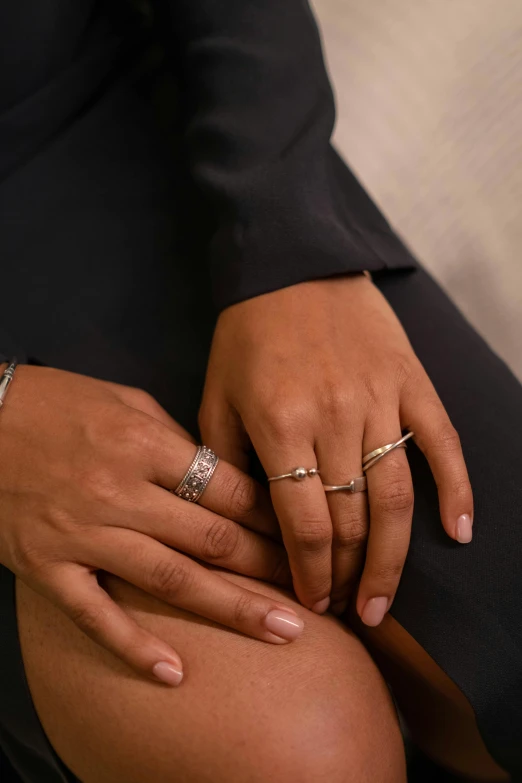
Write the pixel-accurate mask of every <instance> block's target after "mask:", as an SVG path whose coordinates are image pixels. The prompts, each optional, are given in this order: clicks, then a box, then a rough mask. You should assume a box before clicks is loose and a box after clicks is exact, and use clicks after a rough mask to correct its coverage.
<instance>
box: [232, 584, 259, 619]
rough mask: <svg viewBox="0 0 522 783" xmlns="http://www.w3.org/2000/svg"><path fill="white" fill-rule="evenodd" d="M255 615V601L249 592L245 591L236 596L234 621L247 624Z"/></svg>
mask: <svg viewBox="0 0 522 783" xmlns="http://www.w3.org/2000/svg"><path fill="white" fill-rule="evenodd" d="M253 616H254V602H253V600H252V598H251V597H250V596H249V595H248V593H246V592H243V593H241V595H239V596H238V597H237V598H236V601H235V603H234V608H233V619H234V623H236V624H237V625H239V626H243V625H246V624H248V623H249V622H250V620H251V619H252V617H253Z"/></svg>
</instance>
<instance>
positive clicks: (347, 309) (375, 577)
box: [200, 275, 473, 625]
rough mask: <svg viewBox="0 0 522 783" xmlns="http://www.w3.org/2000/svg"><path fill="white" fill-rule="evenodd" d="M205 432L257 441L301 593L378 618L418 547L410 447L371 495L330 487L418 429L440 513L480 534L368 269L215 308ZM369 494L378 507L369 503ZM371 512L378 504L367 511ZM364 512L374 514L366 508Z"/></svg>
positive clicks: (463, 536) (381, 474) (443, 423)
mask: <svg viewBox="0 0 522 783" xmlns="http://www.w3.org/2000/svg"><path fill="white" fill-rule="evenodd" d="M200 426H201V432H202V437H203V439H204V442H205V443H207V444H208V445H209V446H210V447H211V448H214V449H216V450H217V451H218V452H219V453H220V454H222V455H223V456H224V457H225V458H226V459H228V460H229V461H230V462H231V463H234V464H236V465H238V466H241V465H244V464H245V460H246V454H247V451H248V449H249V447H250V443H252V444H253V446H254V448H255V450H256V452H257V454H258V456H259V458H260V460H261V462H262V464H263V467H264V469H265V470H266V472H267V474H268V475H269V476H275V475H279V474H282V473H288V472H289V471H290V470H292V468H295V467H297V466H304V467H306V468H312V467H319V469H320V471H321V476H320V478H319V477H317V476H315V477H313V478H312V477H307V478H306V479H304V480H302V481H295V480H293V479H284V480H282V481H277V482H273V483H271V485H270V488H271V494H272V499H273V503H274V507H275V510H276V512H277V516H278V518H279V522H280V524H281V528H282V532H283V540H284V543H285V545H286V548H287V551H288V555H289V559H290V566H291V569H292V574H293V580H294V587H295V590H296V593H297V595H298V597H299V599H300V600H301V601H302V603H303V604H304V605H305V606H307V607H309V608H313V609H314V610H315V611H319V612H321V611H325V610H326V608H327V606H328V600H329V599H331V606H332V609H333V611H339V612H340V611H342V610H343V609H344V607H345V605H346V601H347V598H348V595H349V593H350V591H351V590H352V588H353V585H354V582H355V581H356V580H357V579H358V578H359V576H360V573H361V570H362V566H363V564H364V570H363V573H362V578H361V581H360V586H359V590H358V596H357V611H358V613H359V615H360V616H361V617H362V619H363V621H364V622H366V623H367V624H369V625H378V624H379V623H380V621H381V620H382V617H383V615H384V613H385V612H386V611H388V609H389V608H390V605H391V603H392V601H393V597H394V595H395V592H396V589H397V585H398V583H399V578H400V574H401V570H402V567H403V564H404V560H405V558H406V553H407V550H408V545H409V538H410V528H411V519H412V509H413V487H412V480H411V475H410V470H409V467H408V460H407V458H406V453H405V450H404V449H396V450H394V451H392V452H390V453H389V454H387V455H386V456H385V457H384V458H383V459H381V460H380V461H379V462H378V463H377V464H376V465H375V466H374V467H372V468H370V469H369V470H368V476H367V478H368V496H367V495H366V493H364V492H362V493H357V494H351V493H347V492H332V493H328V495H326V494H325V492H324V490H323V488H322V482H323V483H325V484H346V483H348V482H349V481H350V480H351V479H353V478H355V477H357V476H361V475H363V473H362V455H363V454H366V453H368V452H370V451H372V450H373V449H375V448H378V447H380V446H384V445H385V444H387V443H392V442H394V441H396V440H398V439H399V438H400V437H401V431H402V430H404V429H411V430H413V431H414V433H415V442H416V443H417V445H418V446H419V447H420V448H421V449H422V451H423V452H424V454H425V455H426V457H427V459H428V461H429V464H430V466H431V470H432V472H433V475H434V477H435V481H436V483H437V486H438V489H439V499H440V511H441V517H442V524H443V525H444V529H445V530H446V532H447V534H448V535H449V536H450V537H451V538H454V539H456V540H458V541H461V542H462V543H465V542H468V541H469V540H471V520H472V518H473V500H472V493H471V488H470V484H469V480H468V475H467V471H466V466H465V463H464V458H463V455H462V451H461V447H460V443H459V438H458V436H457V433H456V432H455V430H454V428H453V426H452V425H451V422H450V420H449V418H448V415H447V413H446V411H445V410H444V408H443V406H442V403H441V402H440V400H439V398H438V396H437V394H436V392H435V390H434V388H433V386H432V384H431V382H430V380H429V378H428V377H427V375H426V373H425V371H424V369H423V368H422V366H421V364H420V362H419V360H418V359H417V357H416V356H415V354H414V353H413V350H412V348H411V345H410V343H409V341H408V339H407V337H406V335H405V333H404V331H403V329H402V327H401V325H400V323H399V321H398V319H397V318H396V316H395V314H394V312H393V311H392V309H391V308H390V306H389V305H388V303H387V301H386V300H385V298H384V297H383V296H382V295H381V293H380V292H379V291H378V289H377V288H376V287H375V286H374V285H373V283H372V282H371V281H370V280H369V279H368V278H366V277H364V276H362V275H361V276H355V277H346V278H336V279H331V280H322V281H315V282H307V283H302V284H299V285H295V286H292V287H289V288H285V289H282V290H279V291H275V292H274V293H270V294H265V295H263V296H259V297H257V298H254V299H250V300H248V301H245V302H242V303H240V304H236V305H234V306H232V307H229V308H228V309H227V310H225V311H224V312H223V313H222V314H221V316H220V317H219V319H218V323H217V327H216V331H215V336H214V342H213V347H212V351H211V357H210V361H209V369H208V376H207V381H206V388H205V393H204V397H203V403H202V408H201V413H200ZM368 505H369V509H368ZM368 512H369V513H368ZM368 516H369V520H368Z"/></svg>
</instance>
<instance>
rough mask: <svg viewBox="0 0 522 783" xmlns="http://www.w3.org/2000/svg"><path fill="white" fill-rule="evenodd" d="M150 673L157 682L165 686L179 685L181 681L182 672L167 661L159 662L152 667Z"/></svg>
mask: <svg viewBox="0 0 522 783" xmlns="http://www.w3.org/2000/svg"><path fill="white" fill-rule="evenodd" d="M152 673H153V675H154V676H155V677H157V678H158V680H161V682H164V683H166V684H167V685H179V684H180V682H181V680H182V679H183V672H182V671H181V669H178V668H177V667H176V666H173V665H172V664H171V663H167V661H160V662H159V663H156V664H155V665H154V666H153V667H152Z"/></svg>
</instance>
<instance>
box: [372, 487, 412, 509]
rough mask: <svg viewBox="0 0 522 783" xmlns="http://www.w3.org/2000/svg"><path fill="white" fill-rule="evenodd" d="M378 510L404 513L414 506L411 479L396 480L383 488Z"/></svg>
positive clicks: (378, 498)
mask: <svg viewBox="0 0 522 783" xmlns="http://www.w3.org/2000/svg"><path fill="white" fill-rule="evenodd" d="M377 506H378V510H379V511H380V512H381V513H384V514H404V513H406V512H409V511H410V510H411V508H412V506H413V488H412V485H411V483H410V482H409V481H404V480H402V481H401V480H396V481H393V482H391V483H390V484H388V485H387V486H386V487H385V488H383V489H381V491H380V493H379V495H378V497H377Z"/></svg>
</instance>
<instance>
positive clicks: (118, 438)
mask: <svg viewBox="0 0 522 783" xmlns="http://www.w3.org/2000/svg"><path fill="white" fill-rule="evenodd" d="M153 429H154V428H153V426H152V422H151V420H150V417H148V419H147V417H146V416H145V415H144V414H142V413H140V412H138V411H134V412H133V411H130V412H128V413H126V415H125V416H124V417H122V419H121V420H120V421H119V422H118V424H117V426H116V427H115V432H114V433H113V435H114V442H115V444H116V445H117V446H119V447H120V448H121V449H122V450H123V451H124V452H125V453H129V452H130V453H134V452H142V451H145V450H147V449H149V448H150V447H151V446H153V445H154V444H153V442H152V441H153Z"/></svg>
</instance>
